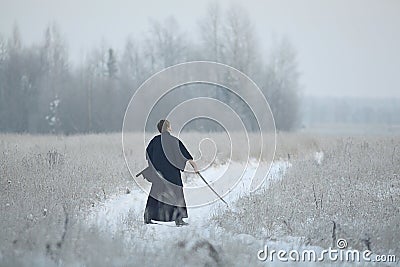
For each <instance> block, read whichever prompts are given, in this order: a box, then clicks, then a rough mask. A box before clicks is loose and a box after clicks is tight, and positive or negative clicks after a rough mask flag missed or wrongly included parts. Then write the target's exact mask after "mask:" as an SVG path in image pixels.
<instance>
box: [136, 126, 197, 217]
mask: <svg viewBox="0 0 400 267" xmlns="http://www.w3.org/2000/svg"><path fill="white" fill-rule="evenodd" d="M146 157H147V160H148V163H149V168H150V169H151V170H153V171H152V172H153V174H155V175H151V176H152V177H153V178H151V179H148V180H151V182H152V186H151V190H150V194H149V197H148V199H147V204H146V209H145V213H144V219H145V221H149V220H156V221H164V222H168V221H174V220H177V219H181V218H187V217H188V214H187V208H186V202H185V197H184V195H183V188H182V179H181V171H183V170H184V168H185V165H186V161H188V160H190V159H193V157H192V156H191V155H190V153H189V151H188V150H187V149H186V147H185V146H184V145H183V143H182V142H181V141H180V140H179V139H178V138H176V137H174V136H172V135H171V134H170V133H169V132H164V133H162V134H160V135H157V136H155V137H154V138H153V139H152V140H151V141H150V143H149V145H148V146H147V148H146ZM143 176H145V174H143ZM145 177H146V176H145Z"/></svg>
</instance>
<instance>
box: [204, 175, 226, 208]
mask: <svg viewBox="0 0 400 267" xmlns="http://www.w3.org/2000/svg"><path fill="white" fill-rule="evenodd" d="M197 174H198V175H199V176H200V178H201V179H202V180H203V181H204V182H205V183H206V185H207V186H208V187H209V188H210V189H211V191H213V192H214V194H216V195H217V196H218V197H219V199H221V200H222V202H224V203H225V204H226V206H228V207H229V205H228V203H226V201H225V200H224V199H223V198H222V197H221V196H220V195H218V193H217V192H215V190H214V189H213V188H212V187H211V185H209V184H208V182H207V181H206V179H204V177H203V175H201V173H200V172H197Z"/></svg>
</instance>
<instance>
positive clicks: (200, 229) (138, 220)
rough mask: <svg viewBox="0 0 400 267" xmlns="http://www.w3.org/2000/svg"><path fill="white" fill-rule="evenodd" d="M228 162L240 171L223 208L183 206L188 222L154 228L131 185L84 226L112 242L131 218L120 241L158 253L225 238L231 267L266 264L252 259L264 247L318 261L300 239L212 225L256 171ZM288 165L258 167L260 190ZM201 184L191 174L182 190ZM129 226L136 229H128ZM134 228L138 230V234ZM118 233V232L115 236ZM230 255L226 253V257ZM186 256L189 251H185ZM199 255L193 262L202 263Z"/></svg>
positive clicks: (210, 173)
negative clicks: (169, 246)
mask: <svg viewBox="0 0 400 267" xmlns="http://www.w3.org/2000/svg"><path fill="white" fill-rule="evenodd" d="M316 160H317V159H316ZM231 164H232V165H231V166H230V168H231V169H232V170H233V171H243V170H244V172H243V176H242V179H241V180H240V181H239V183H238V184H237V185H236V186H235V187H234V188H233V189H232V190H230V192H229V193H228V194H226V195H225V196H224V199H225V200H226V202H228V203H229V207H227V206H226V205H225V204H224V203H222V202H221V201H219V200H218V201H215V202H213V203H211V204H208V205H203V206H197V207H188V214H189V218H187V219H186V221H187V222H188V223H189V225H188V226H184V227H176V226H175V223H174V222H161V223H159V224H153V225H144V224H143V212H144V208H145V204H146V200H147V194H146V193H145V192H143V191H142V190H141V189H140V188H139V187H137V186H135V187H134V189H132V190H131V192H130V193H129V194H121V195H116V196H113V197H111V198H109V199H108V200H107V201H105V202H104V203H102V204H101V205H98V206H96V207H95V208H93V209H92V211H91V213H90V214H89V216H88V217H87V220H88V221H87V223H88V225H91V226H95V227H96V228H98V229H100V230H101V231H102V232H104V233H105V234H107V235H109V236H111V237H113V236H114V235H116V236H118V238H121V235H120V231H119V230H121V229H127V227H126V225H125V224H126V223H127V221H128V220H132V218H134V220H135V223H133V224H131V226H130V227H133V228H130V229H131V230H132V231H130V229H129V227H128V231H127V232H131V233H127V234H126V235H125V234H124V235H123V239H124V242H126V243H127V244H128V245H133V244H135V245H137V244H138V243H140V244H141V245H144V246H145V247H146V245H147V244H151V245H148V246H150V247H149V249H152V250H157V249H160V248H161V249H162V248H163V247H165V243H167V242H169V241H171V240H176V241H177V240H180V239H182V237H186V238H187V239H186V240H188V242H187V243H186V244H185V246H186V247H192V248H193V247H195V246H196V242H198V240H211V241H214V243H217V246H218V245H221V244H222V245H224V242H225V241H224V240H229V244H235V245H237V248H233V249H230V250H231V251H232V250H233V251H236V250H237V251H236V254H235V255H232V256H231V257H232V259H233V265H235V266H236V265H237V266H242V265H244V264H248V263H250V262H251V264H252V265H254V264H256V265H258V264H259V265H260V266H265V265H266V264H268V261H269V259H268V260H267V262H264V261H259V260H257V254H258V253H259V251H260V250H263V249H264V248H265V247H266V246H268V250H269V251H271V250H276V251H279V250H285V251H287V252H289V251H291V250H297V251H300V253H301V251H303V250H313V251H315V253H316V255H317V257H318V255H320V254H321V252H322V250H323V249H324V248H321V247H318V246H310V245H306V244H305V243H306V240H305V239H304V238H303V237H291V236H286V237H283V238H280V239H279V240H275V239H269V240H263V239H262V237H261V238H259V237H254V236H251V235H248V234H232V233H227V232H226V231H225V230H224V229H223V228H221V227H217V226H216V224H215V223H213V222H212V220H211V217H212V215H214V214H218V213H219V212H223V211H224V210H225V209H232V210H235V208H236V207H235V201H236V200H237V199H238V198H240V197H241V196H246V195H248V194H250V193H249V187H250V184H251V180H252V178H253V174H254V173H255V171H256V168H257V164H256V163H255V162H250V164H248V165H247V166H246V165H243V164H241V163H236V162H233V163H231ZM290 166H291V164H290V163H288V162H286V161H276V162H273V163H272V164H271V165H270V164H267V163H263V164H261V165H260V166H258V168H264V169H265V172H267V171H268V169H269V173H268V176H267V179H266V181H265V182H264V184H263V186H264V187H266V188H268V186H269V185H270V184H271V183H273V182H276V181H278V180H280V179H282V178H283V176H284V174H285V172H286V170H287V169H288V168H289V167H290ZM226 170H227V166H226V165H221V166H214V167H210V168H209V169H207V170H205V171H204V172H203V175H204V177H206V179H207V178H210V179H209V181H210V182H212V180H213V179H212V177H219V175H221V173H223V172H225V171H226ZM184 180H185V179H184ZM201 183H202V181H201V180H200V179H198V180H196V179H193V176H190V177H189V178H188V179H187V181H186V183H185V186H186V187H194V186H197V185H201ZM186 198H187V196H186ZM135 227H136V228H137V229H134V228H135ZM138 228H139V229H140V230H138ZM135 231H136V232H135ZM118 232H119V234H117V233H118ZM196 240H197V241H196ZM218 242H219V244H218ZM226 243H227V242H226ZM182 249H185V248H182ZM235 249H236V250H235ZM231 251H230V252H229V253H232V252H231ZM188 253H195V252H193V250H190V251H188ZM202 257H203V256H202ZM202 257H199V258H200V259H201V260H204V258H202ZM206 257H207V255H206ZM199 258H197V259H196V258H195V259H194V261H198V259H199ZM194 263H195V265H198V262H194ZM297 263H298V264H300V265H298V266H319V265H320V264H321V262H308V261H305V262H297ZM325 263H327V264H325V266H331V265H332V266H334V265H336V264H337V263H339V262H337V263H335V262H329V260H328V261H325ZM187 264H190V261H189V262H187ZM287 264H288V262H281V261H278V260H277V259H276V256H275V260H274V261H273V265H274V266H287ZM289 264H290V261H289ZM353 264H354V263H353ZM353 264H351V263H346V262H341V266H348V265H350V266H352V265H353ZM145 265H146V264H145ZM200 265H201V264H200ZM356 265H357V266H360V265H361V266H364V265H365V263H358V264H356ZM368 266H370V265H368Z"/></svg>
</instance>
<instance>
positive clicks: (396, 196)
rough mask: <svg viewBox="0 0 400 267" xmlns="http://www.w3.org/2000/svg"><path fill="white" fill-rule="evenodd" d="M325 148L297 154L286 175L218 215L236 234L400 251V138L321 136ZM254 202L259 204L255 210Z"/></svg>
mask: <svg viewBox="0 0 400 267" xmlns="http://www.w3.org/2000/svg"><path fill="white" fill-rule="evenodd" d="M316 143H318V147H319V149H320V151H317V152H318V153H315V154H313V155H310V156H308V157H304V158H297V159H294V160H293V159H292V160H291V161H290V163H291V164H292V166H291V168H290V169H289V170H288V172H287V174H286V175H285V177H284V179H282V180H280V182H278V183H275V184H273V185H272V186H271V187H270V188H268V190H266V191H264V192H260V193H257V194H254V195H251V196H248V197H243V198H241V199H240V200H239V201H238V202H237V203H236V205H237V207H238V208H237V209H236V210H235V211H234V212H229V211H227V212H225V213H222V214H218V215H217V216H215V218H214V220H215V221H216V222H217V223H218V225H220V226H221V227H223V228H224V229H226V230H227V231H230V232H233V233H247V234H250V235H253V236H256V237H258V238H262V239H269V240H274V239H280V238H282V237H285V236H297V237H303V238H304V240H305V241H304V242H305V243H307V244H311V245H318V246H321V247H325V248H327V247H329V246H332V247H335V241H336V240H337V239H339V238H345V239H346V240H347V241H348V244H349V246H350V247H352V248H355V249H359V250H364V249H367V248H369V249H371V250H372V251H373V252H374V253H378V254H396V255H397V257H399V256H400V242H399V240H400V138H399V137H387V138H363V137H353V138H329V139H326V138H322V137H320V138H317V139H316ZM250 207H251V208H250Z"/></svg>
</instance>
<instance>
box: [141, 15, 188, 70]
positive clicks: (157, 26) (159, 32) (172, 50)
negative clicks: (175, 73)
mask: <svg viewBox="0 0 400 267" xmlns="http://www.w3.org/2000/svg"><path fill="white" fill-rule="evenodd" d="M144 48H145V51H146V53H145V54H146V57H147V60H148V61H149V63H150V68H149V69H150V70H151V71H152V72H155V71H158V70H160V69H163V68H166V67H169V66H172V65H175V64H177V63H179V62H183V61H184V60H185V58H186V40H185V38H184V34H183V32H181V31H180V30H179V25H178V22H177V21H176V20H175V18H174V17H169V18H167V19H166V20H165V21H163V23H160V22H159V21H155V20H153V21H151V24H150V31H149V34H148V36H147V38H146V40H145V44H144Z"/></svg>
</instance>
